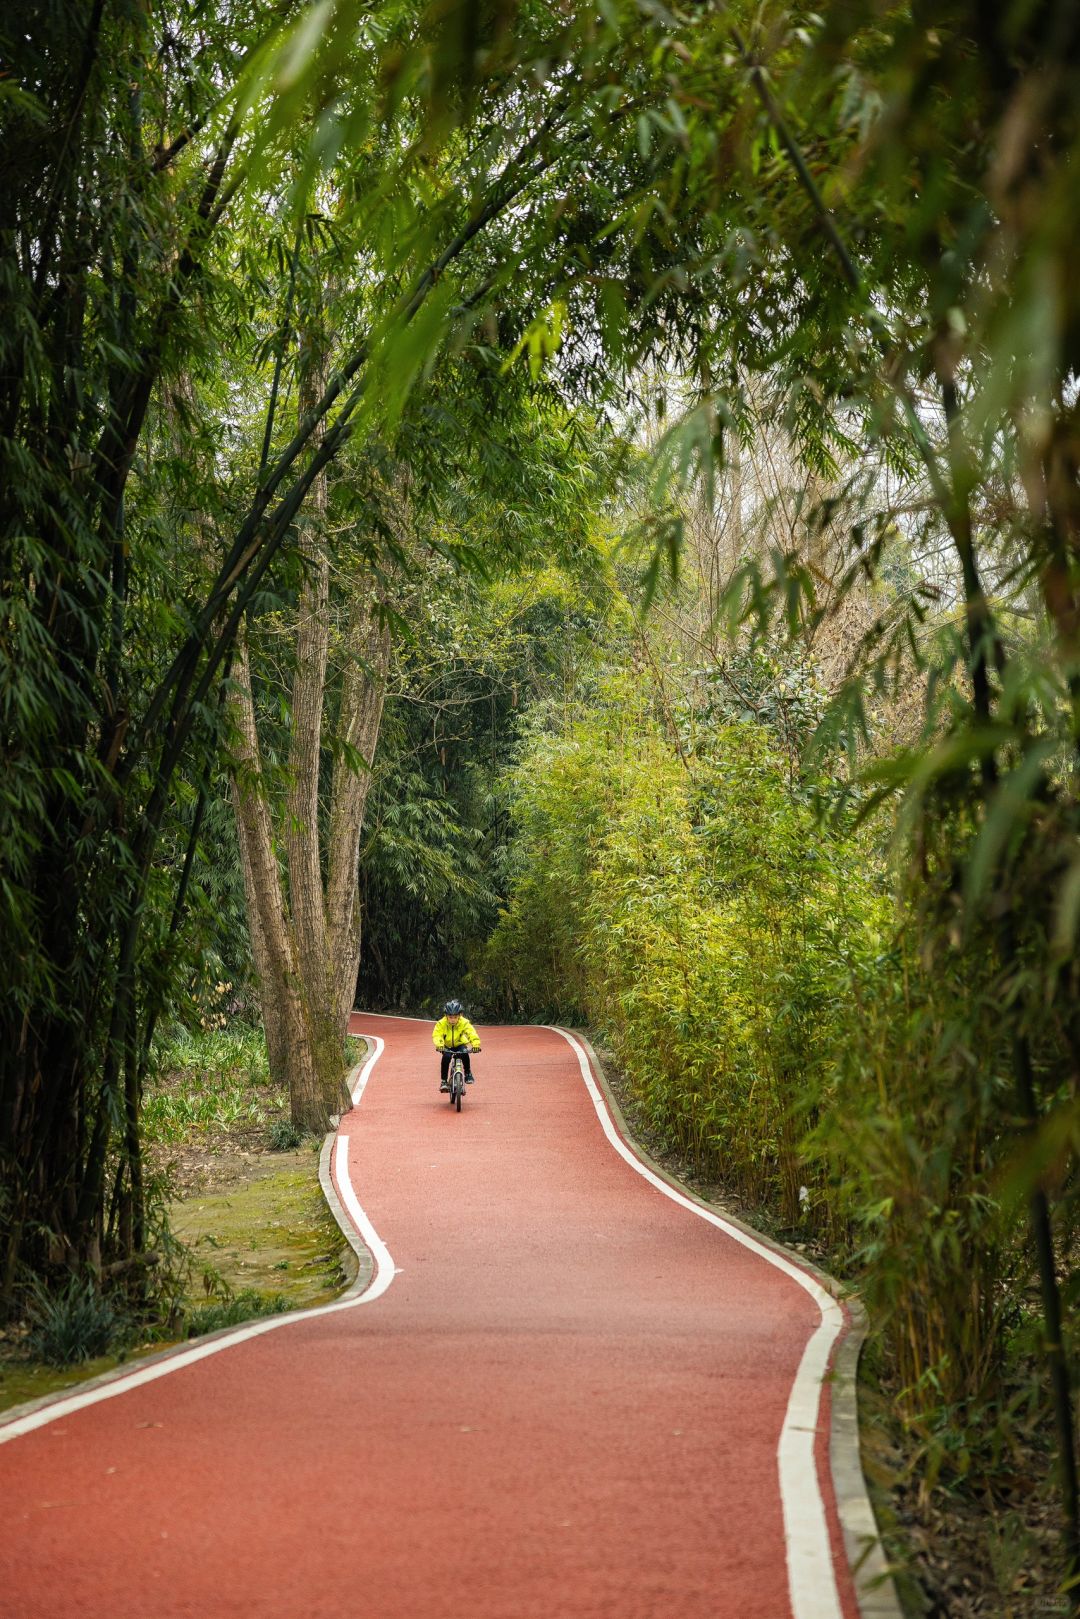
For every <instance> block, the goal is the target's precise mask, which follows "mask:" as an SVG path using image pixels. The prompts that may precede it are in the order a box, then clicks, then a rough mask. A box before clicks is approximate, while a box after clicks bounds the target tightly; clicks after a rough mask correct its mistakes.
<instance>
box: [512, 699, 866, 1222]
mask: <svg viewBox="0 0 1080 1619" xmlns="http://www.w3.org/2000/svg"><path fill="white" fill-rule="evenodd" d="M513 790H514V800H513V802H514V813H515V817H516V819H517V822H518V828H519V831H518V840H517V843H516V845H515V851H514V856H513V858H514V862H515V866H514V869H513V870H512V873H511V878H510V896H511V897H510V903H509V906H508V907H507V908H506V910H505V911H504V912H503V914H502V915H501V917H500V921H499V925H498V928H497V929H496V931H495V934H494V937H493V939H492V942H491V946H490V952H489V957H488V966H489V968H490V970H491V971H492V973H493V974H494V975H495V976H496V978H497V980H498V982H499V983H500V984H501V986H502V991H503V994H504V995H505V997H506V999H507V1001H508V1002H510V1004H511V1005H513V1006H514V1007H515V1008H516V1009H519V1010H525V1011H527V1012H528V1013H529V1014H531V1015H544V1016H557V1017H560V1018H563V1019H567V1020H569V1021H584V1022H590V1023H594V1024H597V1025H599V1026H600V1027H601V1028H602V1029H603V1030H604V1032H605V1035H606V1036H607V1038H608V1039H609V1041H610V1042H611V1044H612V1047H613V1049H614V1050H615V1052H616V1054H617V1055H618V1057H619V1059H620V1062H621V1064H622V1066H623V1067H624V1069H625V1071H626V1073H627V1074H628V1076H629V1078H630V1080H631V1082H632V1084H633V1086H634V1088H635V1091H636V1092H637V1094H638V1096H639V1098H640V1100H641V1102H642V1104H643V1106H644V1108H645V1111H646V1113H647V1116H648V1117H649V1118H650V1120H651V1121H652V1123H653V1124H654V1125H655V1126H656V1127H657V1129H658V1130H659V1131H660V1132H661V1133H662V1134H663V1135H664V1136H665V1137H666V1138H667V1140H668V1141H669V1142H671V1143H672V1144H673V1145H676V1146H678V1147H679V1148H680V1149H681V1150H682V1151H683V1152H684V1153H686V1154H687V1155H689V1156H690V1157H692V1159H693V1160H694V1162H695V1163H696V1164H697V1166H698V1167H699V1168H700V1169H701V1170H703V1171H704V1172H706V1173H712V1174H715V1175H719V1176H721V1177H722V1178H723V1179H724V1180H725V1181H726V1182H727V1183H728V1184H729V1185H731V1186H732V1187H733V1188H735V1189H737V1190H738V1191H739V1192H740V1193H741V1194H742V1195H743V1196H745V1197H747V1198H749V1199H751V1200H752V1201H754V1202H756V1203H758V1204H763V1205H766V1206H769V1207H771V1208H773V1209H774V1210H775V1212H776V1216H777V1217H778V1218H779V1219H780V1220H782V1222H783V1223H784V1224H785V1225H787V1226H788V1227H796V1226H797V1225H798V1224H799V1222H800V1219H801V1205H800V1198H799V1188H800V1185H801V1184H802V1182H803V1179H804V1178H805V1177H806V1176H807V1175H808V1174H809V1171H808V1169H807V1166H806V1162H805V1158H804V1155H803V1154H802V1152H801V1148H800V1141H801V1137H802V1134H803V1131H804V1129H805V1125H806V1118H805V1112H806V1108H807V1098H808V1095H809V1094H810V1091H811V1088H812V1086H813V1085H814V1084H815V1082H817V1083H819V1084H820V1083H821V1082H822V1080H823V1078H824V1075H825V1074H826V1073H827V1072H828V1071H829V1066H830V1062H831V1059H832V1054H833V1050H834V1047H835V1046H836V1044H837V1042H838V1040H839V1038H840V1031H841V1029H842V1028H843V1024H844V1016H845V1002H844V990H845V988H846V984H847V978H848V974H849V973H850V970H851V967H852V964H853V963H854V962H855V961H857V960H860V959H862V958H864V957H867V956H872V955H873V954H874V953H875V951H876V950H877V948H878V947H879V941H880V937H881V932H882V929H883V928H884V926H885V924H886V922H887V916H888V908H887V904H886V901H885V900H884V899H883V897H882V881H881V874H880V872H876V871H875V865H874V861H873V858H872V856H871V855H870V853H869V850H868V848H867V847H866V845H865V844H863V845H861V846H860V844H859V843H858V842H857V841H856V840H853V839H852V838H850V837H848V838H845V837H842V836H840V835H828V834H825V835H823V834H822V832H821V829H820V828H819V827H818V826H817V824H816V823H815V820H814V817H813V813H812V811H811V809H810V808H809V807H808V805H807V804H806V803H805V802H801V801H800V800H799V799H798V798H797V797H795V796H793V794H792V793H791V791H790V790H789V787H788V772H787V768H786V764H785V761H784V760H783V758H782V756H780V755H779V754H778V753H777V752H776V751H775V747H774V745H773V744H772V743H771V742H770V740H769V738H768V736H767V734H766V732H765V731H764V730H763V729H762V728H761V727H759V726H757V725H755V724H753V723H752V722H747V721H743V722H741V723H737V724H729V725H726V726H723V727H721V728H719V729H717V730H716V731H714V732H710V733H709V734H708V736H707V739H706V744H705V745H704V746H703V747H702V749H701V750H700V751H699V752H698V753H697V754H695V755H693V756H691V757H689V758H686V759H685V760H683V759H681V758H680V757H679V756H678V755H677V754H676V753H675V752H674V751H673V750H672V748H671V747H670V744H669V743H667V742H666V740H665V738H664V736H663V734H662V731H661V729H660V727H659V725H658V724H657V722H656V721H655V720H654V719H653V718H652V717H651V716H650V714H649V712H648V709H647V707H643V704H642V699H641V695H640V691H639V690H635V688H634V687H633V686H632V685H631V684H629V683H628V682H626V681H625V680H623V681H619V682H617V683H612V684H610V685H609V686H608V687H607V688H605V690H604V693H603V698H602V701H601V703H600V704H599V705H598V706H597V709H596V710H595V711H594V712H592V713H591V714H590V715H589V717H588V718H587V719H584V720H581V721H579V722H577V723H576V724H574V725H573V726H571V727H570V728H569V730H568V731H567V732H566V734H565V735H564V736H561V737H559V738H555V739H552V738H541V739H539V740H537V741H535V742H534V743H533V744H532V745H531V746H530V747H527V748H526V750H525V751H524V753H523V755H522V759H521V761H520V763H519V765H518V766H517V769H516V771H515V774H514V788H513Z"/></svg>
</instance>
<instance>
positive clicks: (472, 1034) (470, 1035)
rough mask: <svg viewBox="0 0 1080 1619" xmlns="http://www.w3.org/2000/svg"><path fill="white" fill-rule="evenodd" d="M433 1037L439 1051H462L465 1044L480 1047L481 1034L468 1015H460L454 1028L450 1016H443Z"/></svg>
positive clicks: (434, 1030) (436, 1026)
mask: <svg viewBox="0 0 1080 1619" xmlns="http://www.w3.org/2000/svg"><path fill="white" fill-rule="evenodd" d="M431 1038H432V1039H433V1040H434V1042H435V1045H436V1047H437V1049H438V1050H439V1051H460V1050H461V1049H462V1047H463V1046H476V1047H477V1049H479V1046H480V1036H479V1035H478V1034H477V1032H476V1030H475V1029H474V1028H473V1026H472V1024H471V1023H470V1022H469V1020H468V1018H467V1017H459V1018H458V1020H457V1022H456V1023H455V1024H454V1026H453V1028H451V1027H450V1019H449V1018H448V1017H441V1018H440V1019H439V1021H438V1023H436V1025H435V1028H434V1029H433V1031H432V1035H431Z"/></svg>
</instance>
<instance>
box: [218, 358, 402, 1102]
mask: <svg viewBox="0 0 1080 1619" xmlns="http://www.w3.org/2000/svg"><path fill="white" fill-rule="evenodd" d="M325 348H326V345H325V343H322V342H321V341H320V342H317V343H313V342H311V341H310V340H309V341H308V342H307V344H306V350H307V359H306V362H305V364H304V366H303V376H302V386H301V390H300V410H301V413H303V412H304V411H305V410H307V409H308V408H309V406H310V404H311V402H312V399H317V398H318V397H319V396H320V395H321V393H322V392H323V391H324V389H325V385H326V379H325V376H324V374H323V371H324V364H323V361H322V359H321V358H320V359H318V360H314V361H313V360H312V358H311V355H312V353H317V354H318V355H319V356H322V355H323V354H324V353H325ZM325 513H326V487H325V479H324V478H322V477H320V478H319V479H318V480H317V481H316V483H315V484H314V485H313V486H312V490H311V495H310V498H309V505H308V514H309V515H308V520H307V522H306V523H305V526H304V530H303V533H302V536H301V554H302V556H303V559H304V563H305V567H306V575H305V581H304V586H303V589H302V591H301V595H300V602H299V609H298V620H297V628H296V667H295V672H294V676H293V686H292V705H291V733H290V744H289V761H288V785H287V791H286V799H285V805H284V811H283V826H282V828H281V832H280V836H279V837H278V838H277V839H275V836H274V827H273V821H272V817H271V812H270V805H269V799H268V795H267V793H266V790H265V784H264V782H263V772H262V758H261V750H260V746H259V739H258V731H257V726H256V719H255V704H254V699H253V695H252V687H251V668H250V661H249V657H248V650H247V646H246V643H245V644H243V645H242V647H241V650H240V656H239V657H238V660H237V668H236V678H235V684H236V687H237V693H238V695H237V698H236V700H235V707H236V718H237V730H238V735H239V746H238V757H237V769H236V771H235V772H234V800H235V805H236V816H237V829H238V833H239V840H240V851H241V863H242V866H243V873H244V890H245V894H246V897H247V908H248V917H249V926H250V931H251V945H252V955H253V957H254V961H255V968H256V972H257V975H258V980H259V995H260V1001H261V1005H262V1012H263V1022H264V1025H265V1028H266V1043H267V1052H268V1055H269V1059H270V1071H271V1074H272V1075H273V1077H274V1078H275V1080H277V1081H278V1082H279V1083H285V1084H287V1085H288V1088H289V1096H290V1100H291V1107H292V1118H293V1122H294V1124H296V1125H297V1127H298V1128H300V1129H302V1130H308V1131H314V1132H321V1131H323V1130H325V1129H326V1126H327V1121H328V1119H329V1118H330V1117H331V1115H332V1114H334V1113H339V1112H342V1111H344V1110H345V1109H347V1108H348V1106H349V1097H348V1095H347V1093H346V1091H345V1088H344V1085H343V1077H342V1076H343V1071H344V1062H343V1043H344V1039H345V1034H346V1032H347V1029H348V1018H349V1012H350V1011H351V1009H352V1000H353V994H354V990H355V985H356V975H357V970H358V967H359V960H360V907H359V894H358V887H357V860H358V854H359V847H360V832H361V828H362V826H363V819H364V805H365V802H366V799H367V792H368V785H369V782H370V768H366V769H363V770H361V771H356V770H353V769H352V768H351V767H350V763H349V761H350V759H351V757H352V755H353V752H356V753H359V754H360V756H361V757H362V758H363V760H364V761H365V763H366V765H367V766H368V767H370V764H371V760H372V757H373V755H374V752H375V747H376V744H377V742H378V735H379V726H380V723H381V720H382V709H383V699H384V694H385V689H386V675H387V670H388V667H389V659H390V637H389V632H388V630H387V628H386V626H385V624H384V623H383V622H382V620H381V618H380V615H379V612H378V604H377V603H376V602H375V601H373V600H370V599H368V598H366V597H363V596H361V595H360V594H359V592H357V594H356V595H355V596H354V598H353V611H352V622H351V625H350V629H349V634H348V643H347V653H348V659H347V664H346V668H345V671H344V675H343V690H342V698H341V713H340V718H339V731H340V735H341V739H342V741H343V742H344V743H345V744H347V749H346V750H345V752H344V754H343V755H342V754H339V756H338V759H337V762H336V764H335V767H334V771H333V778H332V786H331V806H330V816H329V849H328V851H327V853H326V859H325V861H324V859H323V854H322V850H321V845H320V834H319V783H320V765H321V758H322V747H323V729H324V723H323V714H324V708H325V701H326V678H327V668H328V663H329V651H330V558H329V552H328V549H327V544H326V535H325ZM278 847H280V848H281V850H282V851H283V853H284V856H285V862H284V865H285V880H284V881H283V875H282V868H281V862H280V861H279V858H278ZM324 865H325V868H326V870H327V878H326V883H325V886H324V881H323V870H324Z"/></svg>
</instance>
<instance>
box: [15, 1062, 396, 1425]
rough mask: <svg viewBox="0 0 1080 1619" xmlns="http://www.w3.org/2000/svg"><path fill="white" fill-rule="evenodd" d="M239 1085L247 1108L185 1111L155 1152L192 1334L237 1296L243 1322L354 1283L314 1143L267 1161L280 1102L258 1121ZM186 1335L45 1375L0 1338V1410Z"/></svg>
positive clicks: (180, 1080)
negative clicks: (205, 1113)
mask: <svg viewBox="0 0 1080 1619" xmlns="http://www.w3.org/2000/svg"><path fill="white" fill-rule="evenodd" d="M350 1046H351V1048H352V1049H351V1050H350V1052H349V1057H350V1059H351V1060H352V1061H356V1060H358V1058H359V1056H360V1054H361V1052H362V1051H363V1049H364V1045H363V1042H362V1041H350ZM205 1083H206V1079H205V1075H203V1074H200V1073H198V1072H196V1071H194V1070H192V1071H186V1070H185V1071H177V1072H175V1073H173V1074H171V1075H168V1076H166V1078H165V1080H164V1081H163V1084H162V1089H163V1090H164V1091H166V1092H167V1093H169V1094H172V1095H174V1096H176V1095H179V1096H181V1097H184V1096H186V1094H187V1092H188V1091H190V1090H191V1089H192V1086H193V1085H194V1086H195V1088H196V1089H198V1088H199V1087H201V1086H204V1085H205ZM248 1085H249V1089H250V1092H251V1098H252V1100H251V1102H250V1105H249V1102H248V1100H247V1099H246V1098H245V1099H243V1100H244V1105H243V1106H242V1107H239V1106H238V1107H237V1108H235V1109H233V1110H232V1116H230V1117H228V1118H222V1117H219V1116H217V1115H215V1118H214V1119H213V1120H209V1121H208V1120H206V1119H203V1118H202V1117H201V1116H198V1117H196V1116H195V1113H194V1110H192V1109H188V1111H189V1112H191V1113H192V1119H191V1122H190V1123H189V1124H188V1125H187V1127H186V1129H185V1131H184V1135H183V1138H182V1139H180V1140H177V1137H176V1133H175V1132H170V1135H169V1139H168V1141H167V1142H163V1143H161V1145H160V1147H159V1149H158V1158H159V1160H160V1162H159V1163H158V1165H157V1167H159V1168H160V1169H162V1170H163V1171H165V1172H167V1173H168V1175H169V1177H170V1179H171V1180H172V1182H173V1184H174V1185H177V1186H179V1187H180V1188H181V1195H179V1196H177V1197H174V1198H173V1199H172V1200H171V1201H170V1202H169V1203H168V1205H167V1216H168V1224H169V1226H170V1228H171V1232H172V1235H173V1236H174V1237H175V1238H176V1239H178V1240H179V1242H181V1243H182V1244H183V1246H184V1248H185V1249H186V1251H187V1254H188V1258H189V1262H190V1270H189V1274H188V1279H187V1283H186V1287H185V1292H184V1296H183V1298H182V1299H181V1300H179V1304H180V1307H181V1309H182V1310H183V1312H184V1315H185V1316H186V1317H188V1318H190V1319H191V1321H192V1322H193V1324H196V1325H199V1324H200V1323H201V1322H202V1323H205V1324H204V1325H202V1330H203V1331H207V1330H213V1326H214V1325H215V1324H216V1323H215V1322H213V1321H212V1319H211V1310H210V1309H208V1307H209V1306H214V1305H219V1304H220V1305H225V1304H227V1303H228V1302H229V1301H230V1300H232V1301H237V1300H238V1296H239V1295H243V1299H242V1300H240V1301H239V1307H240V1308H242V1309H243V1312H244V1313H245V1314H247V1315H255V1314H260V1313H266V1312H267V1311H270V1310H273V1309H277V1308H285V1309H289V1310H298V1309H307V1308H310V1307H312V1306H315V1305H319V1304H327V1303H329V1302H330V1300H332V1299H334V1298H336V1297H337V1295H338V1294H339V1293H340V1292H341V1291H342V1289H343V1288H344V1287H346V1286H347V1285H348V1284H349V1283H350V1282H351V1281H352V1280H353V1278H354V1277H355V1275H356V1269H357V1266H356V1256H355V1254H354V1253H353V1251H352V1249H351V1247H350V1246H349V1244H348V1243H347V1242H346V1241H345V1238H344V1236H343V1235H342V1233H341V1231H340V1229H339V1227H338V1225H337V1222H336V1221H335V1220H334V1217H333V1215H332V1214H331V1213H330V1210H329V1209H328V1207H327V1205H326V1200H325V1198H324V1197H323V1195H322V1188H321V1186H320V1185H319V1153H318V1146H319V1143H317V1142H315V1141H310V1140H309V1141H307V1142H305V1143H304V1145H302V1146H300V1147H298V1148H296V1149H295V1150H294V1151H290V1152H271V1151H268V1150H267V1147H266V1142H267V1129H266V1117H268V1116H271V1115H272V1114H273V1112H274V1111H275V1110H276V1111H278V1112H280V1108H281V1103H280V1100H279V1099H278V1100H276V1101H275V1099H274V1098H270V1101H271V1102H272V1103H274V1104H275V1105H274V1106H273V1107H271V1108H270V1109H269V1110H267V1108H266V1098H265V1091H266V1081H265V1079H264V1078H263V1077H262V1076H261V1075H260V1074H259V1073H257V1072H253V1073H252V1074H251V1076H250V1077H249V1080H248ZM256 1103H258V1104H259V1106H258V1109H256ZM174 1111H178V1110H175V1109H174ZM256 1112H257V1113H258V1116H256ZM208 1124H209V1125H210V1128H208ZM187 1335H188V1334H187V1331H186V1330H185V1331H183V1332H182V1333H181V1334H180V1335H179V1336H177V1337H173V1338H167V1337H164V1336H162V1335H161V1334H160V1333H158V1334H157V1335H156V1336H148V1337H147V1338H145V1339H141V1340H139V1341H137V1342H136V1343H135V1344H133V1345H129V1346H128V1348H127V1349H125V1350H123V1351H121V1352H119V1353H112V1354H109V1355H100V1356H98V1357H96V1358H95V1359H94V1360H86V1361H81V1362H79V1363H78V1364H77V1365H74V1366H64V1367H55V1366H46V1365H43V1364H41V1363H40V1362H38V1361H34V1360H32V1359H31V1358H30V1356H29V1353H28V1350H27V1344H26V1336H27V1335H26V1328H25V1326H23V1327H21V1328H19V1327H17V1328H15V1329H12V1330H9V1331H7V1332H4V1333H0V1411H5V1410H9V1409H10V1408H11V1407H12V1406H15V1405H21V1404H22V1403H23V1402H24V1401H26V1400H35V1399H40V1398H42V1397H43V1396H45V1395H48V1394H58V1393H61V1392H63V1391H64V1390H65V1389H69V1388H72V1387H73V1386H74V1385H75V1384H77V1383H82V1382H84V1381H86V1380H87V1379H88V1378H92V1377H97V1376H99V1375H100V1374H101V1373H102V1372H107V1371H111V1370H112V1369H113V1367H115V1366H118V1365H120V1364H122V1363H124V1362H125V1361H131V1360H137V1359H139V1358H141V1357H143V1356H146V1355H149V1354H154V1353H156V1352H157V1351H159V1350H161V1349H165V1348H169V1347H171V1346H172V1345H173V1344H175V1343H177V1342H183V1341H185V1338H186V1337H187Z"/></svg>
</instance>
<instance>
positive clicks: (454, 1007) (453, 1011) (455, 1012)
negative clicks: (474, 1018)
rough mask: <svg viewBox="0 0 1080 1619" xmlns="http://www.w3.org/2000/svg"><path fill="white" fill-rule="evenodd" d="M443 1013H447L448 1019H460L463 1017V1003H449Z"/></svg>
mask: <svg viewBox="0 0 1080 1619" xmlns="http://www.w3.org/2000/svg"><path fill="white" fill-rule="evenodd" d="M443 1011H444V1012H445V1013H446V1015H447V1017H460V1016H461V1002H460V1001H447V1003H446V1005H445V1006H444V1007H443Z"/></svg>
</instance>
